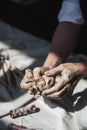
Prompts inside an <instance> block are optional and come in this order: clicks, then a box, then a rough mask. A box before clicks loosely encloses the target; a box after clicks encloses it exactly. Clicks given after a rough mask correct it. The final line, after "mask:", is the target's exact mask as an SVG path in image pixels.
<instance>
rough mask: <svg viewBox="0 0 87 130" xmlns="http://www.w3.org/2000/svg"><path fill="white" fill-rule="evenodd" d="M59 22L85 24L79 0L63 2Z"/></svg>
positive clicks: (65, 0)
mask: <svg viewBox="0 0 87 130" xmlns="http://www.w3.org/2000/svg"><path fill="white" fill-rule="evenodd" d="M58 20H59V22H64V21H66V22H72V23H75V24H79V25H82V24H84V17H83V14H82V11H81V7H80V2H79V0H63V1H62V7H61V10H60V12H59V14H58Z"/></svg>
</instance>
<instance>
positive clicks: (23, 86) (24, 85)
mask: <svg viewBox="0 0 87 130" xmlns="http://www.w3.org/2000/svg"><path fill="white" fill-rule="evenodd" d="M20 87H21V88H27V84H26V83H25V82H24V81H23V80H22V81H21V83H20Z"/></svg>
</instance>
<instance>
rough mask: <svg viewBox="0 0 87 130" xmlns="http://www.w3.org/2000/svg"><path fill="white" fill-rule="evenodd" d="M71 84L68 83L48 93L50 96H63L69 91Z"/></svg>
mask: <svg viewBox="0 0 87 130" xmlns="http://www.w3.org/2000/svg"><path fill="white" fill-rule="evenodd" d="M69 86H70V84H67V85H66V86H64V87H63V88H62V89H61V90H60V91H58V92H55V93H52V94H49V95H47V97H48V98H54V99H55V98H57V99H58V98H61V99H62V98H63V96H64V95H65V94H66V93H67V92H68V88H69Z"/></svg>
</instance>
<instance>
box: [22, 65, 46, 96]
mask: <svg viewBox="0 0 87 130" xmlns="http://www.w3.org/2000/svg"><path fill="white" fill-rule="evenodd" d="M46 70H48V68H47V67H36V68H34V70H30V69H26V70H25V75H24V77H23V79H22V81H21V84H20V86H21V88H25V89H29V92H30V93H32V94H37V93H38V94H39V92H42V90H43V87H44V86H46V83H45V81H44V77H42V75H43V74H44V72H45V71H46Z"/></svg>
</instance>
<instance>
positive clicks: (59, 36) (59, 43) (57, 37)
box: [43, 22, 80, 68]
mask: <svg viewBox="0 0 87 130" xmlns="http://www.w3.org/2000/svg"><path fill="white" fill-rule="evenodd" d="M79 33H80V25H77V24H73V23H70V22H60V23H59V25H58V26H57V28H56V30H55V32H54V35H53V38H52V44H51V49H50V51H49V53H48V56H47V58H46V60H45V62H44V64H43V66H46V67H49V68H53V67H56V66H57V65H58V64H60V63H62V62H63V61H64V60H65V59H66V58H67V57H68V56H69V54H70V53H71V52H72V51H73V49H74V47H75V45H76V42H77V39H78V36H79Z"/></svg>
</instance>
